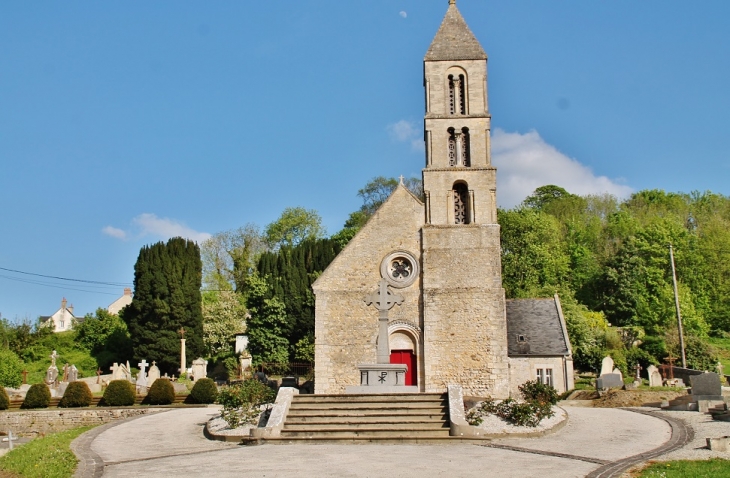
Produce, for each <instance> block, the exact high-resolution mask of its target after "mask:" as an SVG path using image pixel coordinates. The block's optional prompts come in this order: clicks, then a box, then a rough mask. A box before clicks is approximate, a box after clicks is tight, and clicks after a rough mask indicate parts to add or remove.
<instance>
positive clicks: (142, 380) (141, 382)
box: [136, 359, 149, 388]
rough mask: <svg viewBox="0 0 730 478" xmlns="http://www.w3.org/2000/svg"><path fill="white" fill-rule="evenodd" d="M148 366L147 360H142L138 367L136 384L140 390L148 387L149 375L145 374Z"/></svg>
mask: <svg viewBox="0 0 730 478" xmlns="http://www.w3.org/2000/svg"><path fill="white" fill-rule="evenodd" d="M147 365H149V364H148V363H147V360H145V359H142V361H141V362H140V363H138V364H137V366H138V367H139V373H138V374H137V383H136V384H137V386H138V387H140V388H142V387H147V374H146V373H145V369H146V368H147Z"/></svg>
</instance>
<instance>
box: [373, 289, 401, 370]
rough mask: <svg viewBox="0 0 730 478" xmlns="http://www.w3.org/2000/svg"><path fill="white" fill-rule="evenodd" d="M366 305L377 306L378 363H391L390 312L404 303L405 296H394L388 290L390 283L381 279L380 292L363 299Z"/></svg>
mask: <svg viewBox="0 0 730 478" xmlns="http://www.w3.org/2000/svg"><path fill="white" fill-rule="evenodd" d="M363 300H364V301H365V304H366V305H371V304H375V308H376V309H378V312H379V317H378V350H377V354H378V361H377V363H390V346H389V344H388V311H389V310H390V309H392V308H393V306H395V305H396V304H397V305H400V304H402V303H403V296H401V295H398V294H393V293H392V292H391V291H390V290H389V289H388V282H387V281H386V280H385V279H380V284H379V287H378V291H377V292H375V293H374V294H370V295H368V296H366V297H365V299H363Z"/></svg>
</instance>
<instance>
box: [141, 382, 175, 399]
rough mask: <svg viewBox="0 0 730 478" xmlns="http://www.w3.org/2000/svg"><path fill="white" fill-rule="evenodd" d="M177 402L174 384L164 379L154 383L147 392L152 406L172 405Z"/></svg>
mask: <svg viewBox="0 0 730 478" xmlns="http://www.w3.org/2000/svg"><path fill="white" fill-rule="evenodd" d="M174 401H175V387H173V386H172V382H170V381H169V380H165V379H164V378H158V379H157V380H155V381H154V383H153V384H152V386H151V387H150V389H149V391H148V392H147V402H148V403H149V404H150V405H170V404H171V403H172V402H174Z"/></svg>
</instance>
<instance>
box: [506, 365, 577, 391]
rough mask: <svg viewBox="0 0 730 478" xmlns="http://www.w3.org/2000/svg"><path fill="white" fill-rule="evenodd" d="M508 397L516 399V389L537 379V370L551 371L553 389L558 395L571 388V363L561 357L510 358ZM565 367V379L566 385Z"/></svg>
mask: <svg viewBox="0 0 730 478" xmlns="http://www.w3.org/2000/svg"><path fill="white" fill-rule="evenodd" d="M509 363H510V395H511V396H513V397H515V398H517V397H519V395H520V391H519V389H518V387H519V386H520V385H522V384H523V383H525V382H527V381H530V380H535V379H536V378H537V373H536V370H537V369H538V368H541V369H546V368H551V369H553V387H554V388H555V389H556V390H557V391H558V393H563V392H565V391H566V390H570V389H572V388H573V384H572V380H571V379H572V376H573V361H572V360H568V361H567V363H566V361H565V359H564V358H563V357H510V359H509ZM566 365H567V368H568V370H567V372H568V375H567V378H568V381H567V383H566Z"/></svg>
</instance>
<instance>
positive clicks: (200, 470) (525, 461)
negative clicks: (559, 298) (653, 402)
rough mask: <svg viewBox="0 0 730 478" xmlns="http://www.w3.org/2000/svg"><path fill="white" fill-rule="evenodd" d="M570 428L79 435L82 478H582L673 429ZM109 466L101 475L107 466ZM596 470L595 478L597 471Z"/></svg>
mask: <svg viewBox="0 0 730 478" xmlns="http://www.w3.org/2000/svg"><path fill="white" fill-rule="evenodd" d="M566 410H567V412H568V416H569V421H568V424H567V425H566V426H565V427H564V428H563V429H562V430H560V431H558V432H556V433H554V434H551V435H547V436H545V437H541V438H531V439H504V440H492V441H484V442H469V443H465V442H459V441H455V442H454V443H444V444H430V445H418V444H359V445H358V444H342V445H339V444H337V445H333V444H319V445H317V444H303V445H273V444H264V445H260V446H240V445H236V444H232V443H224V442H218V441H210V440H207V439H206V438H205V437H204V436H203V427H204V425H205V423H206V422H207V421H208V420H209V419H210V418H212V417H214V416H216V415H217V413H218V412H217V410H216V409H215V408H188V409H178V410H170V411H165V412H161V413H157V414H154V415H145V416H142V417H139V418H134V419H129V420H125V421H123V422H117V423H111V424H109V425H106V426H105V427H101V428H100V429H96V430H92V431H91V432H89V433H88V434H87V435H86V436H82V437H81V439H80V440H79V442H78V443H75V444H74V449H75V451H76V452H77V454H79V455H80V456H81V457H82V458H84V460H82V464H81V466H80V467H79V472H78V473H77V476H82V477H84V476H88V477H91V476H101V473H102V471H103V476H104V477H129V476H155V477H199V476H213V477H216V478H222V477H227V476H231V477H233V476H236V477H241V476H243V477H249V476H250V477H290V476H316V477H381V476H383V477H385V476H387V477H419V478H425V477H431V476H433V477H439V476H444V477H451V478H456V477H484V476H490V477H531V476H539V477H541V478H548V477H582V476H586V475H590V474H592V473H593V474H594V475H592V476H612V475H611V474H610V473H606V474H598V473H600V472H601V471H602V470H607V469H610V468H611V464H612V463H616V462H619V463H621V462H622V461H624V460H626V459H627V458H628V457H632V456H635V455H637V454H642V453H646V452H649V451H651V450H655V449H657V448H659V447H662V446H666V444H667V443H669V442H671V440H672V438H673V435H676V432H675V433H673V430H672V426H671V425H670V423H668V422H667V421H665V420H663V419H661V418H658V417H654V416H649V415H645V414H640V413H637V412H633V411H628V410H619V409H600V408H578V407H575V408H574V407H566ZM102 465H103V466H102ZM597 470H598V471H597Z"/></svg>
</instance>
